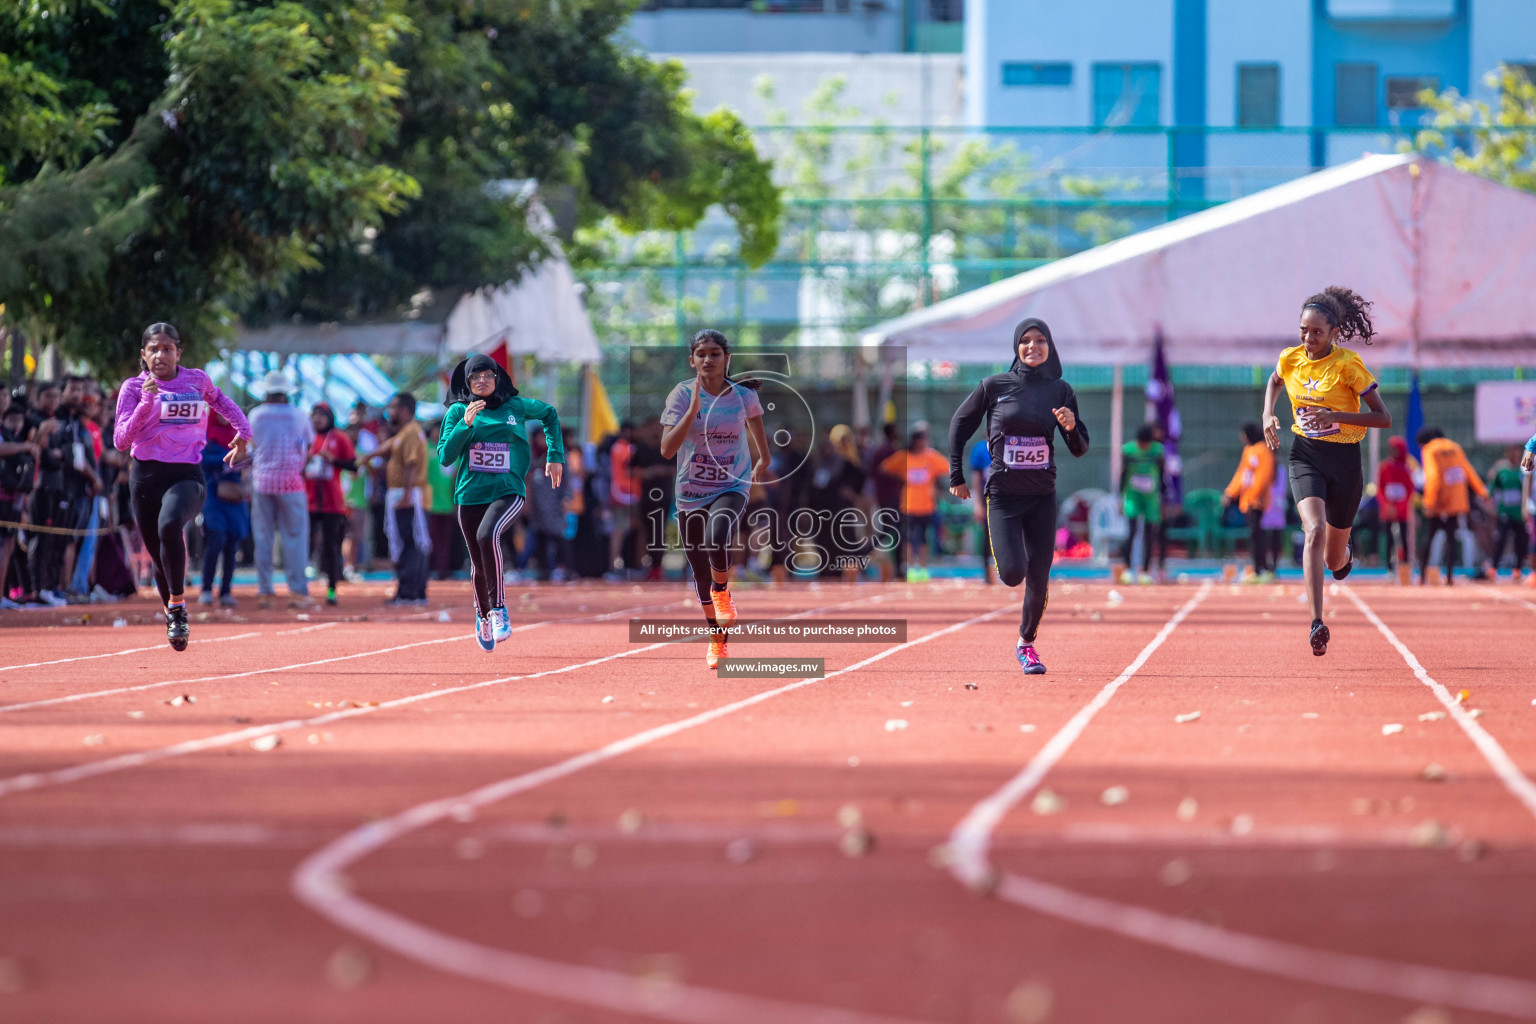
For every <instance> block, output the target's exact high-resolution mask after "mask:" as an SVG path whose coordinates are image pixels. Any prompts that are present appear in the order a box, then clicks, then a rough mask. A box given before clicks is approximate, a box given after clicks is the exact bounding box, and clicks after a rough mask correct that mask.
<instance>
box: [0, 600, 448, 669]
mask: <svg viewBox="0 0 1536 1024" xmlns="http://www.w3.org/2000/svg"><path fill="white" fill-rule="evenodd" d="M426 614H429V613H427V612H421V613H418V614H414V615H399V616H390V617H388V618H382V619H373V620H371V621H373V622H403V621H405V620H407V619H417V618H421V617H422V616H423V615H426ZM344 621H345V620H342V619H332V620H331V621H330V622H320V623H316V624H315V625H313V626H300V627H299V628H298V629H280V630H278V631H277V632H276V633H273V634H271V635H272V636H289V635H291V634H294V633H313V632H314V631H315V630H317V629H331V628H332V627H334V626H340V625H343V624H344ZM219 624H220V623H213V625H219ZM265 635H266V634H264V633H261V632H260V631H258V632H255V633H239V634H236V635H235V636H216V637H210V638H209V639H207V640H193V641H192V642H193V643H195V644H222V643H225V642H227V641H230V640H249V639H250V638H251V637H253V636H265ZM164 650H166V645H165V644H155V645H153V646H151V647H129V648H127V649H126V650H122V651H108V652H107V653H105V654H82V655H79V656H77V657H73V658H55V659H54V660H52V661H33V662H28V663H27V664H25V665H0V672H10V671H13V670H15V669H23V668H44V667H46V666H48V665H64V664H67V663H69V662H74V661H95V660H96V659H98V658H118V657H121V656H122V655H124V654H143V653H145V652H146V651H164Z"/></svg>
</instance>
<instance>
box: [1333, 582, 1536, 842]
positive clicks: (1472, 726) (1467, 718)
mask: <svg viewBox="0 0 1536 1024" xmlns="http://www.w3.org/2000/svg"><path fill="white" fill-rule="evenodd" d="M1344 593H1345V594H1346V595H1347V596H1348V597H1349V599H1350V601H1352V602H1354V605H1355V607H1356V608H1358V609H1360V611H1361V613H1362V614H1364V615H1365V617H1366V619H1368V620H1369V621H1370V623H1371V625H1373V626H1375V627H1376V629H1377V631H1378V632H1380V633H1381V635H1382V636H1384V637H1386V638H1387V643H1389V644H1391V645H1392V647H1393V648H1394V649H1395V650H1396V651H1397V653H1398V654H1400V655H1402V657H1403V661H1405V662H1407V664H1408V668H1409V669H1410V670H1412V672H1413V675H1414V678H1416V679H1418V681H1419V682H1421V683H1423V684H1424V685H1425V686H1427V687H1429V690H1430V692H1431V693H1433V694H1434V695H1435V698H1436V699H1437V700H1439V701H1440V704H1441V706H1442V707H1444V708H1445V710H1446V712H1447V713H1448V714H1449V715H1450V716H1451V718H1452V719H1453V720H1454V721H1455V722H1456V724H1457V725H1459V726H1461V731H1462V732H1464V733H1466V734H1467V738H1468V739H1470V740H1471V741H1472V745H1473V746H1475V747H1476V748H1477V751H1478V753H1480V754H1482V755H1483V760H1485V761H1487V762H1488V766H1489V767H1490V768H1492V769H1493V773H1494V774H1495V775H1497V776H1498V777H1499V781H1500V782H1502V783H1504V788H1505V789H1507V790H1509V791H1510V793H1512V794H1514V797H1515V799H1516V800H1519V801H1520V803H1522V804H1523V805H1525V809H1526V810H1527V811H1529V812H1530V813H1531V814H1533V815H1536V784H1533V783H1532V782H1531V780H1530V778H1529V776H1527V775H1526V774H1525V773H1524V772H1522V771H1521V770H1520V768H1519V766H1518V765H1516V764H1515V761H1514V759H1513V758H1511V757H1510V756H1509V755H1508V754H1507V753H1505V751H1504V748H1503V747H1501V746H1500V745H1499V741H1498V740H1496V739H1494V738H1493V737H1492V736H1491V735H1489V733H1488V730H1486V729H1484V728H1483V727H1482V726H1481V725H1478V724H1477V719H1475V718H1473V717H1472V716H1471V715H1469V714H1467V709H1466V708H1464V707H1462V706H1461V703H1460V702H1459V701H1458V700H1457V699H1456V698H1455V697H1453V696H1451V691H1450V690H1447V689H1446V688H1445V686H1444V685H1442V684H1441V683H1440V682H1439V681H1437V680H1436V679H1435V677H1434V676H1431V675H1430V674H1429V673H1428V672H1427V671H1426V670H1425V668H1424V666H1423V665H1421V664H1420V663H1419V659H1418V658H1416V657H1414V654H1413V652H1412V651H1410V650H1409V649H1408V647H1407V645H1406V644H1404V643H1403V642H1402V641H1401V640H1399V639H1398V638H1397V634H1396V633H1394V632H1392V630H1391V629H1390V628H1389V627H1388V626H1387V624H1386V623H1385V622H1382V621H1381V618H1380V617H1379V616H1378V615H1377V614H1376V613H1375V612H1374V611H1372V610H1371V607H1370V605H1368V604H1366V603H1365V602H1364V601H1363V600H1361V599H1360V596H1359V595H1358V594H1356V593H1355V592H1354V590H1353V588H1350V587H1345V588H1344ZM1521 603H1524V602H1521Z"/></svg>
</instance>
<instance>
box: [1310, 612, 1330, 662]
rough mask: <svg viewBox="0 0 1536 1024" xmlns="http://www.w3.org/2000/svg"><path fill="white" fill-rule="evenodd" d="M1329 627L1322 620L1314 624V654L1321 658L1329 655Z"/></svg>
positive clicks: (1312, 637) (1312, 638) (1312, 639)
mask: <svg viewBox="0 0 1536 1024" xmlns="http://www.w3.org/2000/svg"><path fill="white" fill-rule="evenodd" d="M1328 640H1329V637H1328V626H1327V624H1326V623H1324V622H1323V620H1322V619H1318V620H1317V621H1316V622H1313V623H1312V636H1311V641H1312V653H1313V654H1315V655H1317V656H1318V657H1319V658H1321V657H1322V656H1323V655H1325V654H1327V653H1328Z"/></svg>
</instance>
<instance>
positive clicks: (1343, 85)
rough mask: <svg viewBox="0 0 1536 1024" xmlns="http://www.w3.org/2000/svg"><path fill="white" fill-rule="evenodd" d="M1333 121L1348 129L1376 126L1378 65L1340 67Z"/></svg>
mask: <svg viewBox="0 0 1536 1024" xmlns="http://www.w3.org/2000/svg"><path fill="white" fill-rule="evenodd" d="M1333 83H1334V98H1333V122H1334V124H1337V125H1339V126H1341V127H1345V128H1361V127H1372V126H1374V125H1375V124H1376V65H1375V64H1336V65H1334V74H1333Z"/></svg>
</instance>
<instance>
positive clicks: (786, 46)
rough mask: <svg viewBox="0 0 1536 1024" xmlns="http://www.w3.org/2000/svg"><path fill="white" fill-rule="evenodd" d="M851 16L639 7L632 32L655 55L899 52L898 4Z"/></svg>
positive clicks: (899, 15) (894, 3) (860, 9)
mask: <svg viewBox="0 0 1536 1024" xmlns="http://www.w3.org/2000/svg"><path fill="white" fill-rule="evenodd" d="M853 6H854V7H855V8H858V9H857V10H855V11H851V12H849V13H846V14H838V13H826V14H784V13H769V12H759V11H751V10H711V9H691V10H690V9H677V8H667V9H663V10H658V11H639V12H637V13H636V14H635V16H634V18H633V19H631V21H630V25H629V36H630V38H631V39H633V40H634V41H635V43H636V44H637V45H638V46H639V47H640V48H641V49H643V50H649V51H651V52H653V53H794V52H799V51H808V50H812V51H825V52H847V53H900V52H901V51H902V50H903V49H905V46H904V45H903V44H904V42H905V40H904V39H903V38H902V30H903V19H902V13H901V5H900V3H899V2H895V0H892V2H888V3H886V4H885V5H884V6H883V7H881V8H873V7H871V8H863V7H862V5H860V4H854V5H853Z"/></svg>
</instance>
